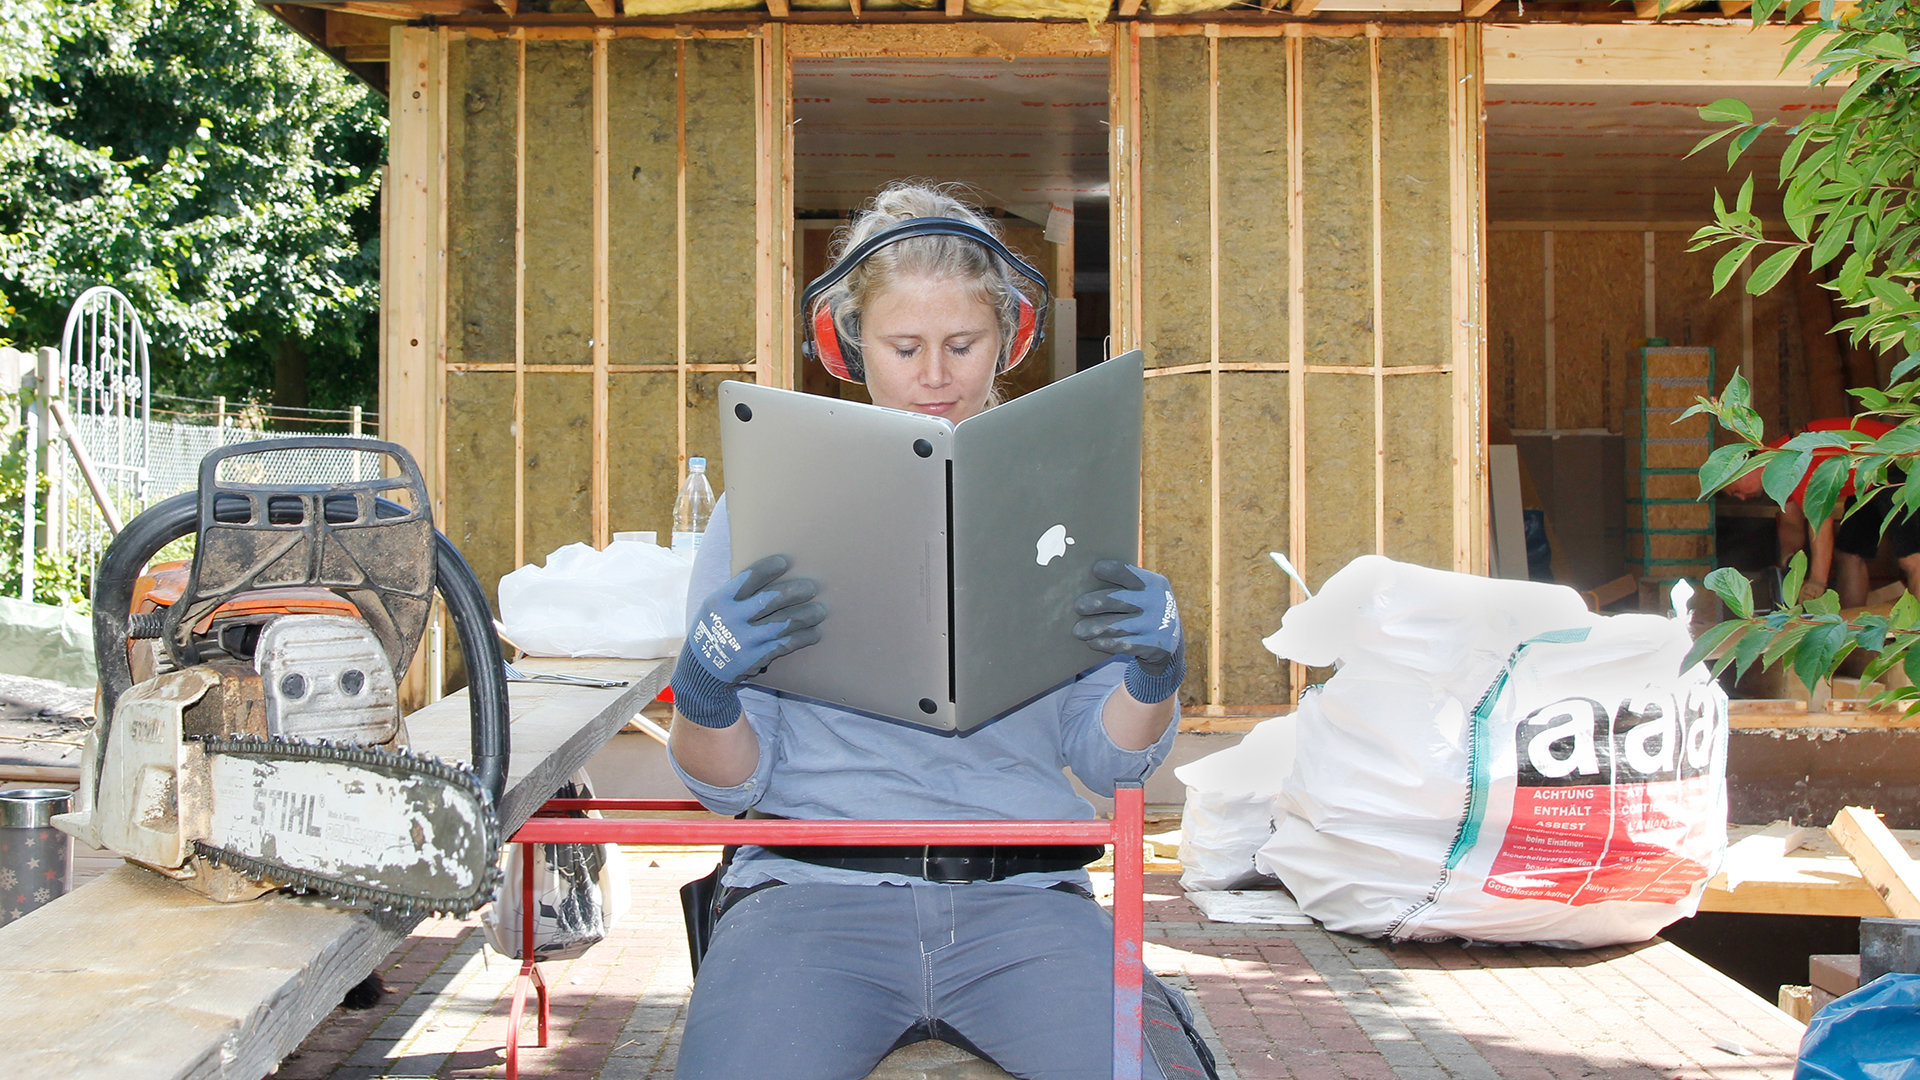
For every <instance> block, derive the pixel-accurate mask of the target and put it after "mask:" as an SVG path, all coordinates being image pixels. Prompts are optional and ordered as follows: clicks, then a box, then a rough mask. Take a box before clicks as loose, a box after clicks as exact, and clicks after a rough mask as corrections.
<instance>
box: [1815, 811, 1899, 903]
mask: <svg viewBox="0 0 1920 1080" xmlns="http://www.w3.org/2000/svg"><path fill="white" fill-rule="evenodd" d="M1827 833H1828V835H1830V836H1832V837H1833V839H1834V842H1835V843H1837V844H1839V845H1840V847H1841V848H1842V849H1844V850H1845V851H1846V853H1847V855H1848V856H1849V857H1850V858H1852V859H1853V863H1854V865H1855V866H1858V867H1859V868H1860V875H1861V876H1862V877H1864V878H1865V879H1866V881H1867V884H1868V885H1870V886H1871V887H1872V888H1873V890H1874V891H1875V892H1877V893H1879V894H1880V896H1881V898H1882V899H1884V900H1885V901H1886V902H1887V910H1888V911H1890V912H1892V913H1893V916H1894V917H1895V918H1898V919H1920V867H1916V866H1915V865H1914V862H1913V858H1912V857H1911V856H1909V855H1908V854H1907V851H1906V849H1905V848H1903V847H1901V845H1900V842H1899V841H1898V840H1896V839H1894V836H1893V834H1892V833H1891V832H1889V831H1887V827H1886V825H1885V824H1884V823H1882V822H1881V820H1880V815H1878V814H1876V813H1874V812H1873V811H1872V810H1868V809H1865V808H1863V807H1859V806H1849V807H1847V808H1846V809H1844V810H1841V811H1840V813H1839V814H1838V815H1836V816H1835V817H1834V819H1833V824H1832V825H1829V826H1827Z"/></svg>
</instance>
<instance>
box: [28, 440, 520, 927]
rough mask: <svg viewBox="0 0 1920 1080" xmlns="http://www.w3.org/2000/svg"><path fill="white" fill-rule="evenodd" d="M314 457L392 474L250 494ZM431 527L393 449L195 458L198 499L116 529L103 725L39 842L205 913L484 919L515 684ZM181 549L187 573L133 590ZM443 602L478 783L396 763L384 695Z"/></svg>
mask: <svg viewBox="0 0 1920 1080" xmlns="http://www.w3.org/2000/svg"><path fill="white" fill-rule="evenodd" d="M313 449H324V450H347V451H351V452H353V453H355V454H359V455H362V458H363V460H364V459H365V457H367V456H371V455H379V456H380V457H381V458H383V459H384V460H385V461H386V462H391V463H392V466H393V467H392V468H390V469H382V468H378V467H376V468H373V469H370V470H367V471H368V472H369V473H370V474H371V475H372V476H373V477H375V478H374V479H369V480H356V481H353V482H348V483H338V484H271V483H264V482H259V481H258V480H257V478H258V477H260V476H262V475H264V468H263V466H264V465H265V464H266V463H267V457H266V456H267V455H271V454H275V453H279V452H284V451H290V450H313ZM383 472H384V473H391V474H392V475H382V474H383ZM250 478H252V479H250ZM427 507H428V502H427V491H426V483H425V481H424V479H423V478H422V477H421V474H420V469H419V467H418V466H417V465H416V464H415V463H414V461H413V458H412V457H411V456H410V455H409V454H408V453H407V452H406V450H404V449H403V448H401V447H400V446H399V445H397V444H395V443H389V442H382V441H379V440H375V439H362V438H352V439H342V438H336V437H301V438H286V439H270V440H264V441H259V442H251V443H241V444H238V445H234V446H228V447H222V448H219V449H216V450H214V451H213V452H212V453H209V454H208V455H207V456H206V457H205V458H204V459H203V460H202V461H201V464H200V475H199V488H198V490H197V491H190V492H186V493H183V494H181V495H176V496H174V497H173V498H170V499H167V500H165V501H163V502H160V503H157V504H155V505H154V506H153V507H151V508H149V509H148V510H146V511H145V512H143V513H141V514H140V515H139V516H138V517H136V518H134V519H133V520H132V521H130V522H128V523H127V526H126V528H124V529H123V530H122V531H121V532H120V534H119V535H118V536H116V537H115V538H114V540H113V543H112V544H111V545H110V546H109V547H108V548H107V551H106V554H105V555H104V556H103V557H102V558H101V560H100V566H99V569H98V571H97V572H96V574H95V576H94V590H93V630H94V649H95V654H96V657H97V659H98V663H99V669H100V699H99V703H98V705H99V708H98V716H99V719H98V721H97V722H96V724H95V726H94V730H93V732H92V733H91V734H90V735H89V736H88V738H87V743H86V748H85V753H84V756H83V757H82V760H81V783H80V790H79V791H78V792H77V793H76V800H75V802H76V806H77V809H76V810H75V811H74V812H73V813H70V814H64V815H57V816H56V817H55V818H54V824H55V825H57V826H58V827H59V828H61V829H63V830H65V831H66V832H68V833H70V834H72V835H73V836H75V837H77V838H79V839H81V840H83V841H85V842H87V843H89V844H93V845H94V846H96V847H103V848H106V849H108V850H110V851H113V852H115V853H117V854H120V855H122V856H124V857H126V858H128V859H130V860H132V861H134V862H137V863H140V864H143V865H145V866H148V867H151V868H153V869H154V870H157V871H159V872H160V873H162V874H165V875H167V876H168V877H171V878H174V879H176V880H178V881H180V882H182V883H184V884H186V885H187V886H188V887H189V888H192V889H194V890H196V891H198V892H201V893H203V894H205V895H207V896H209V897H212V898H213V899H215V900H220V901H238V900H248V899H252V898H253V897H256V896H259V895H261V894H262V893H265V892H267V891H270V890H273V889H277V888H283V887H291V888H294V889H298V890H303V891H305V892H309V893H313V894H317V895H319V896H322V897H325V898H329V899H332V900H335V901H338V902H341V903H344V904H347V905H349V906H353V907H361V908H369V909H378V910H391V911H397V912H401V913H404V914H410V915H425V914H432V913H438V912H448V913H452V914H455V915H464V914H466V913H467V912H469V911H472V910H473V909H475V908H478V907H480V906H482V905H484V904H486V903H487V902H488V901H490V900H491V899H492V898H493V894H494V892H495V890H496V889H497V887H498V885H499V879H500V871H499V869H498V864H497V859H498V855H499V849H500V843H501V837H500V824H499V819H498V816H497V809H496V808H497V806H498V804H499V800H500V797H501V795H502V794H503V792H504V791H505V787H506V771H507V720H508V713H507V685H506V673H505V669H504V667H503V664H502V658H501V654H500V643H499V640H498V639H497V638H496V637H495V636H494V631H493V623H492V618H491V612H490V610H489V608H488V606H487V600H486V595H485V593H484V592H482V590H481V588H480V584H479V582H478V581H477V580H476V579H475V578H474V576H473V571H472V570H471V569H469V568H468V566H467V563H466V560H465V559H463V558H461V556H460V553H459V551H458V550H456V549H455V548H454V546H453V545H452V543H450V542H449V541H448V540H447V538H446V537H445V536H444V535H442V534H441V533H440V532H439V531H438V530H436V529H435V528H434V527H433V521H432V518H431V516H430V515H429V512H428V509H427ZM188 535H192V536H193V537H194V549H193V556H192V559H191V561H190V562H188V563H185V564H158V565H155V566H154V567H153V568H152V569H151V570H147V572H145V573H143V572H142V571H143V570H146V569H147V567H148V564H149V562H150V561H151V560H153V559H154V557H155V556H156V555H158V554H159V553H160V552H161V549H163V548H165V547H166V546H167V545H168V544H171V543H173V542H174V541H176V540H179V539H181V538H183V537H186V536H188ZM436 592H437V593H438V594H439V596H440V598H441V600H442V601H444V602H445V604H446V607H447V611H448V613H449V614H450V616H451V618H452V621H453V624H454V627H455V628H456V630H457V631H458V634H459V641H460V649H461V655H462V656H463V657H464V658H465V661H466V667H467V674H468V677H469V687H470V689H469V702H470V709H471V723H472V737H471V751H472V762H471V765H470V766H461V765H457V764H453V763H450V762H443V761H438V760H434V759H432V758H429V757H425V756H420V755H415V754H413V753H410V752H409V751H408V750H407V748H406V744H407V737H406V724H405V720H404V718H403V716H402V714H401V710H400V704H399V685H400V681H401V679H402V678H404V677H405V675H406V671H407V667H408V665H409V663H410V662H411V661H412V659H413V657H414V654H415V652H416V651H417V650H418V647H419V644H420V640H421V638H422V637H423V636H424V634H425V632H426V628H427V624H428V621H429V619H430V617H431V614H432V609H433V598H434V594H435V593H436Z"/></svg>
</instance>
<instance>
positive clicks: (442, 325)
mask: <svg viewBox="0 0 1920 1080" xmlns="http://www.w3.org/2000/svg"><path fill="white" fill-rule="evenodd" d="M447 41H448V35H447V33H446V31H444V30H441V31H437V32H435V33H434V35H433V66H434V78H433V87H434V89H433V115H434V128H435V138H434V176H435V184H436V185H437V186H438V187H439V189H440V197H439V198H438V199H437V200H436V202H437V203H438V204H439V205H438V206H437V207H436V210H435V215H434V217H435V222H434V224H435V236H434V245H433V247H434V290H433V306H434V310H435V318H434V335H433V427H432V431H433V436H434V446H433V457H434V472H433V476H432V477H431V478H430V479H429V480H428V484H427V499H428V501H429V502H431V503H432V504H433V519H434V520H435V521H445V520H446V519H447V409H446V403H447V319H448V317H449V315H448V311H447V307H448V303H447V298H448V293H449V291H450V289H449V286H448V283H447V275H448V270H449V267H448V263H447V237H448V235H449V234H448V231H447V192H448V191H449V190H450V188H451V184H450V182H449V179H448V173H447V170H448V169H450V168H451V167H452V163H451V162H449V161H448V160H447ZM434 603H435V607H434V612H435V617H436V618H438V617H439V616H440V614H441V611H442V605H441V604H440V602H439V601H438V600H436V601H435V602H434ZM431 696H432V697H434V698H438V697H439V696H440V695H439V688H438V687H435V688H434V692H433V694H432V695H431Z"/></svg>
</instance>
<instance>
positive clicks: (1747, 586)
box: [1688, 566, 1753, 666]
mask: <svg viewBox="0 0 1920 1080" xmlns="http://www.w3.org/2000/svg"><path fill="white" fill-rule="evenodd" d="M1706 586H1707V588H1709V589H1711V590H1712V591H1713V593H1714V595H1716V596H1718V597H1719V598H1720V599H1721V601H1722V602H1723V603H1725V604H1726V605H1727V610H1728V611H1731V612H1733V613H1734V614H1735V615H1736V616H1738V617H1740V618H1742V619H1751V618H1753V583H1752V582H1750V581H1748V580H1747V576H1746V575H1745V574H1742V573H1741V572H1740V571H1738V570H1735V569H1734V568H1733V567H1731V566H1722V567H1719V568H1718V569H1716V570H1713V571H1712V572H1710V573H1708V574H1707V578H1706ZM1688 666H1692V665H1688Z"/></svg>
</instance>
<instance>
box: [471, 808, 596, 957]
mask: <svg viewBox="0 0 1920 1080" xmlns="http://www.w3.org/2000/svg"><path fill="white" fill-rule="evenodd" d="M592 796H593V791H592V785H591V783H590V782H589V780H588V779H587V774H586V772H585V771H584V770H582V771H581V772H577V773H575V774H574V776H573V779H572V780H571V781H569V782H568V783H567V784H566V785H564V786H562V787H561V788H560V790H559V791H556V792H554V797H555V798H559V799H586V798H592ZM579 816H582V817H599V816H600V814H599V812H598V811H589V812H587V813H585V814H582V815H579ZM529 848H531V850H532V852H533V857H534V858H536V859H537V860H538V863H537V865H535V866H534V868H533V891H534V898H535V907H534V911H533V956H534V959H535V960H540V961H546V960H567V959H571V958H573V957H576V956H579V955H580V954H582V953H584V952H586V951H587V950H588V949H590V948H592V947H593V946H595V945H597V944H599V943H600V942H601V941H603V940H605V939H606V936H607V932H608V931H610V930H611V929H613V927H614V926H615V924H617V923H618V922H619V921H620V917H621V916H622V915H625V914H626V911H627V906H628V879H627V864H626V862H625V860H623V859H622V858H621V856H620V848H619V845H617V844H532V845H528V844H508V845H507V846H506V847H505V848H504V849H503V850H502V851H501V854H500V869H501V871H502V873H503V874H504V875H505V878H504V880H503V881H502V882H501V883H500V896H499V897H498V898H497V899H495V900H494V902H493V903H492V904H490V905H488V906H487V907H486V908H485V909H484V910H483V911H482V912H481V916H480V925H481V929H482V930H483V931H485V933H486V936H487V944H488V945H489V946H491V947H492V948H493V951H495V952H497V953H500V954H501V955H503V956H506V957H508V958H510V959H513V960H519V959H521V958H522V957H521V953H520V929H521V910H522V909H521V900H522V897H521V890H522V887H523V881H522V870H523V865H524V863H523V860H524V859H525V858H526V853H527V851H528V849H529Z"/></svg>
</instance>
